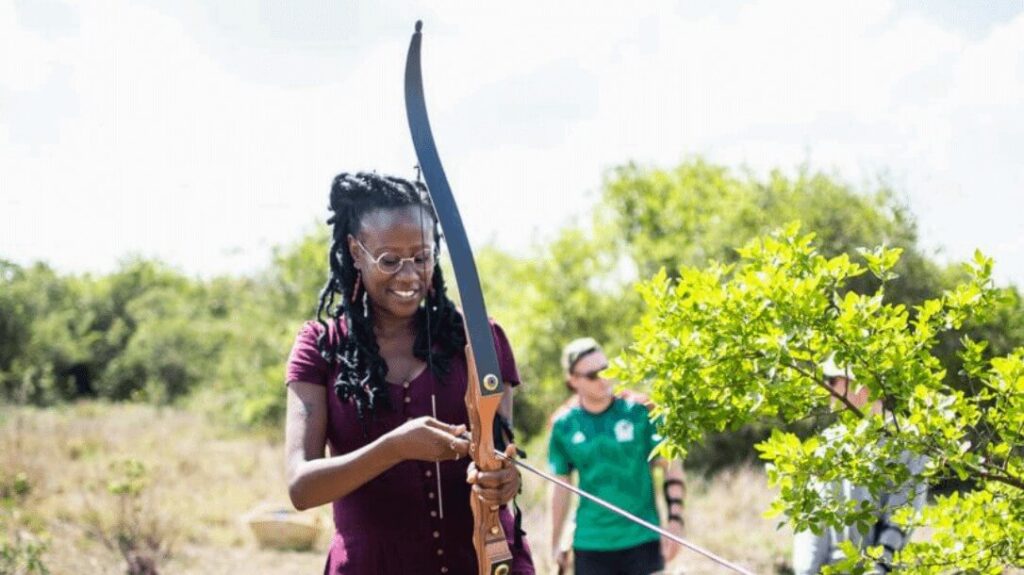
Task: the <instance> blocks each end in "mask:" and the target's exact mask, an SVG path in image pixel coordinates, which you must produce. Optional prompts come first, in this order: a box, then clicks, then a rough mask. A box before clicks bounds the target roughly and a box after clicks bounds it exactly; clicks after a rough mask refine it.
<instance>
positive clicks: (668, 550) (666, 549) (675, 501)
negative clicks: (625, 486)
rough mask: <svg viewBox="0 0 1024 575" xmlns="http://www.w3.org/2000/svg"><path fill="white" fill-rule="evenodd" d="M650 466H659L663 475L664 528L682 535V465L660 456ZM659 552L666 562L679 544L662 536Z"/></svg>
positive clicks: (672, 555)
mask: <svg viewBox="0 0 1024 575" xmlns="http://www.w3.org/2000/svg"><path fill="white" fill-rule="evenodd" d="M651 466H652V467H660V468H661V470H662V472H663V475H664V480H663V481H662V490H661V492H662V496H663V497H664V498H665V522H664V526H665V529H667V530H668V531H669V532H671V533H673V534H675V535H678V536H680V537H682V536H683V534H684V531H685V530H684V527H685V525H686V522H685V520H684V519H683V509H684V507H685V500H686V482H685V481H684V480H683V466H682V464H681V463H680V462H679V461H676V460H672V461H668V460H666V459H662V458H660V457H659V458H658V459H655V460H653V461H652V462H651ZM661 553H662V555H664V557H665V562H666V563H667V562H669V561H671V560H672V559H673V558H675V556H676V554H678V553H679V544H678V543H675V542H673V541H669V540H668V539H665V538H662V541H661Z"/></svg>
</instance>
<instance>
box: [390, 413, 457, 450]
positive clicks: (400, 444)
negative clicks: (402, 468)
mask: <svg viewBox="0 0 1024 575" xmlns="http://www.w3.org/2000/svg"><path fill="white" fill-rule="evenodd" d="M465 433H466V426H465V425H449V424H447V423H444V422H441V421H438V420H436V419H434V418H433V417H427V416H424V417H417V418H416V419H410V420H409V421H406V422H405V423H403V424H402V425H400V426H398V427H396V428H395V429H393V430H391V431H390V432H388V434H387V436H386V437H387V443H388V444H389V445H390V446H391V449H393V450H394V452H395V453H396V455H397V457H398V459H399V460H401V461H407V460H410V459H414V460H417V461H446V460H448V461H451V460H453V459H459V458H461V457H465V456H466V455H467V454H468V453H469V441H467V440H465V439H462V438H461V437H460V436H461V435H464V434H465Z"/></svg>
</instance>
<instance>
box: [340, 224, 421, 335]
mask: <svg viewBox="0 0 1024 575" xmlns="http://www.w3.org/2000/svg"><path fill="white" fill-rule="evenodd" d="M360 223H361V225H360V228H359V232H358V233H357V234H356V235H355V237H353V236H349V238H348V249H349V252H350V253H351V254H352V258H353V260H354V261H355V266H356V268H357V269H358V270H359V272H360V275H361V276H362V282H363V289H365V290H366V293H367V294H368V295H369V297H370V301H371V303H370V305H372V306H373V310H374V314H375V316H376V317H378V318H381V319H383V318H389V317H390V318H394V319H408V318H411V317H413V316H414V315H415V314H416V310H417V309H418V308H419V305H420V302H421V301H423V298H424V297H426V295H427V290H428V289H429V288H430V282H431V280H432V278H433V275H434V260H433V253H434V232H433V224H434V220H432V219H431V217H430V215H429V214H428V213H427V212H426V211H424V210H423V208H420V207H418V206H408V207H403V208H390V209H380V210H375V211H372V212H369V213H367V214H366V215H364V216H363V219H362V222H360ZM360 244H361V245H360ZM399 261H400V262H401V263H399V264H398V269H397V270H395V271H393V272H390V270H388V269H387V268H388V267H389V266H391V267H394V266H395V263H396V262H399ZM375 262H376V263H375ZM382 267H383V268H385V269H384V270H382V269H381V268H382ZM389 272H390V273H389Z"/></svg>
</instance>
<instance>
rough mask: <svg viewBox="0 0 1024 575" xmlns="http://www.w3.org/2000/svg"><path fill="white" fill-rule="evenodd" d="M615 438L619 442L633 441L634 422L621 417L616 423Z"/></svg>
mask: <svg viewBox="0 0 1024 575" xmlns="http://www.w3.org/2000/svg"><path fill="white" fill-rule="evenodd" d="M615 439H616V440H617V441H618V442H619V443H625V442H627V441H633V422H631V421H629V420H627V419H620V420H618V421H617V422H616V423H615Z"/></svg>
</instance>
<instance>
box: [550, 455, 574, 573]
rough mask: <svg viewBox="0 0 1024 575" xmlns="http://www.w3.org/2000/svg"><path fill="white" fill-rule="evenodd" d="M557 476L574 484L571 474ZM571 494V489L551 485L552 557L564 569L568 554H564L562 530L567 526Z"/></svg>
mask: <svg viewBox="0 0 1024 575" xmlns="http://www.w3.org/2000/svg"><path fill="white" fill-rule="evenodd" d="M555 477H557V478H558V479H561V480H562V481H565V482H566V483H569V484H572V476H571V475H556V476H555ZM570 496H571V494H570V493H569V491H567V490H565V489H562V488H561V487H559V486H557V485H554V484H552V485H551V557H552V560H553V561H554V562H555V563H556V564H557V565H558V566H559V567H560V568H563V569H564V568H565V567H566V565H564V564H563V563H566V562H567V557H566V555H567V554H564V555H563V550H562V530H563V528H564V527H565V517H566V516H567V515H568V514H569V503H570V502H571V497H570Z"/></svg>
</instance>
